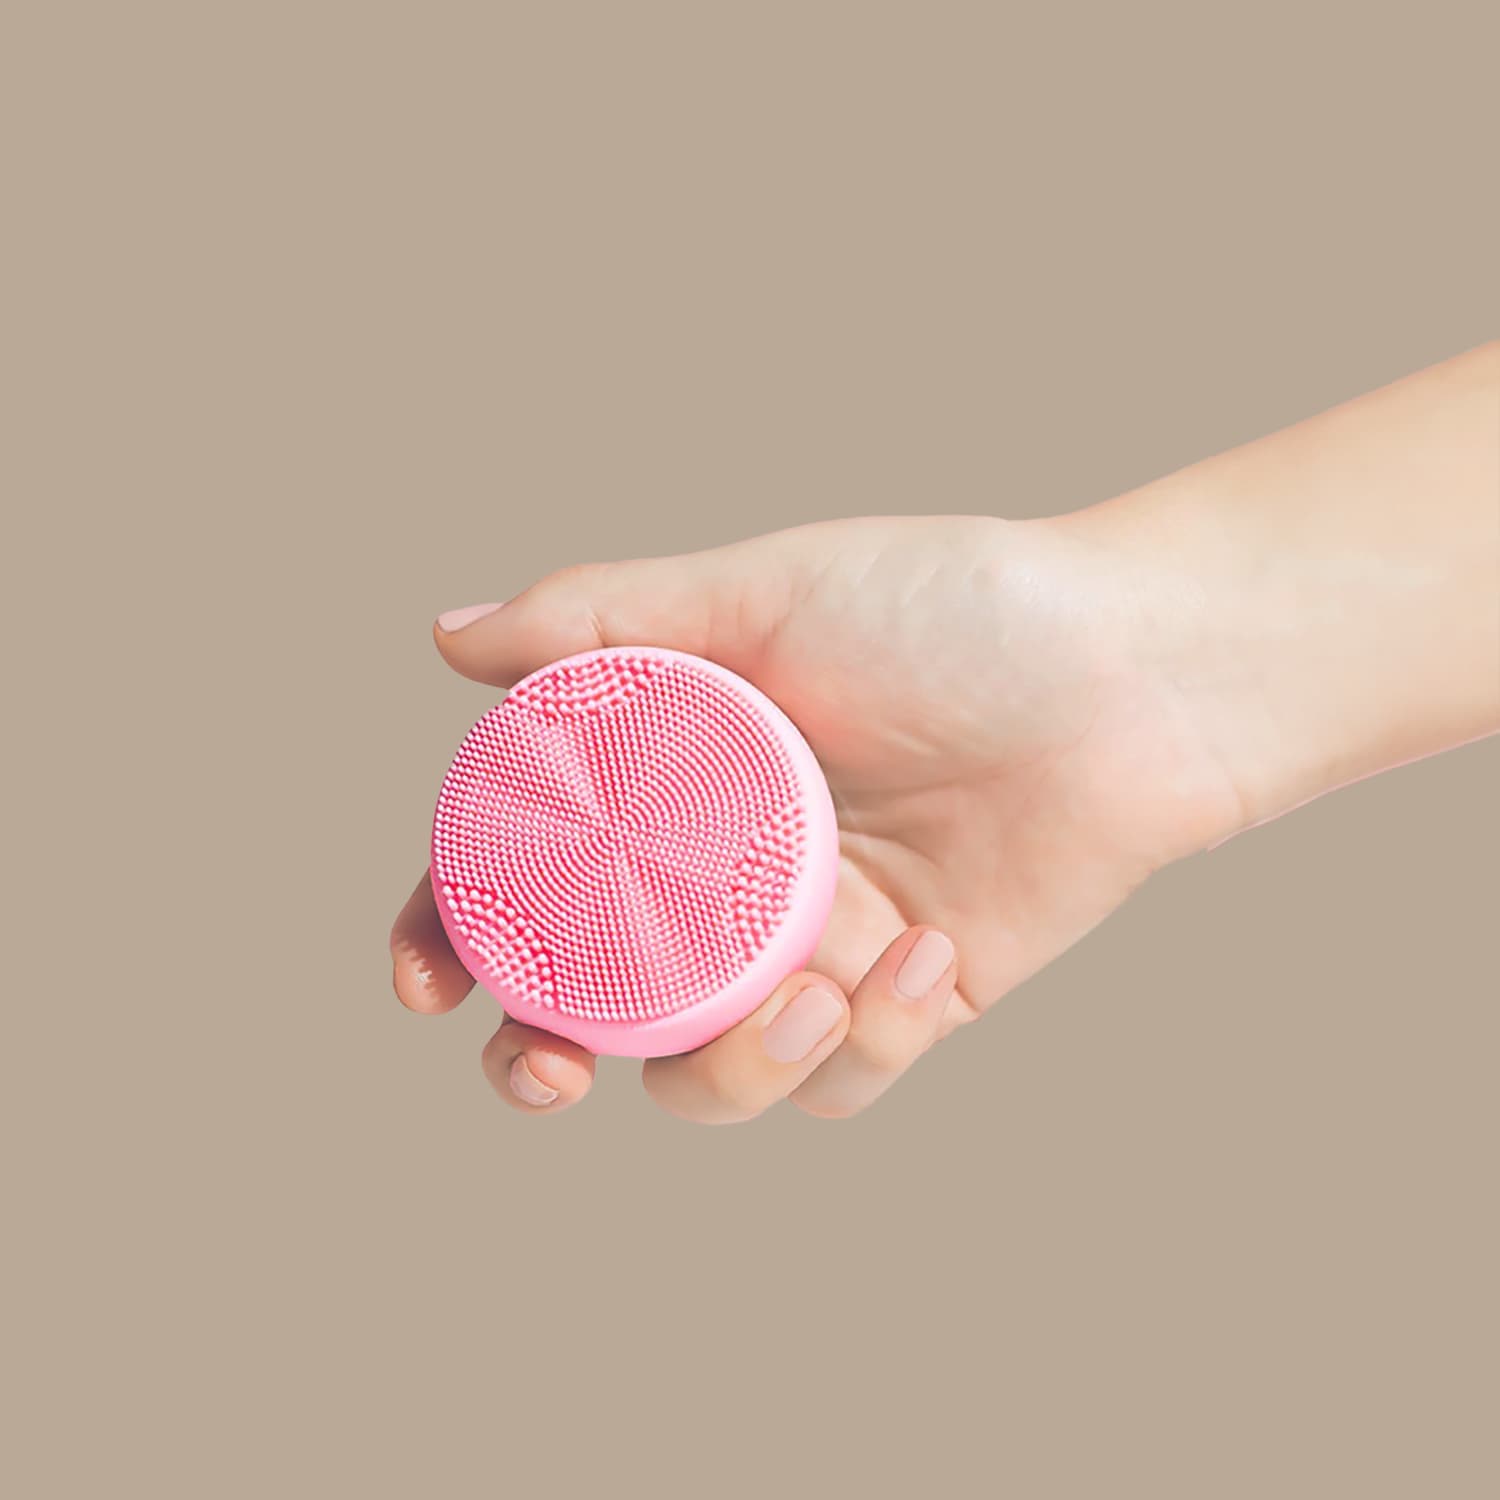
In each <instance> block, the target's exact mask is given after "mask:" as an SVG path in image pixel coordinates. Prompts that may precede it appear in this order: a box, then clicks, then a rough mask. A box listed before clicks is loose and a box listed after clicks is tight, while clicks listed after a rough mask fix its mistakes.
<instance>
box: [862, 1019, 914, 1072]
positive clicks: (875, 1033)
mask: <svg viewBox="0 0 1500 1500" xmlns="http://www.w3.org/2000/svg"><path fill="white" fill-rule="evenodd" d="M844 1046H845V1047H847V1048H848V1049H849V1051H850V1052H852V1053H853V1054H854V1056H855V1057H856V1058H858V1060H859V1061H860V1062H861V1063H863V1064H864V1065H865V1066H866V1067H867V1068H871V1069H873V1070H874V1071H876V1072H878V1073H901V1072H904V1071H905V1070H906V1069H907V1068H908V1067H910V1066H911V1061H912V1058H913V1057H914V1056H915V1055H916V1052H917V1045H916V1044H915V1043H914V1042H913V1040H912V1038H911V1037H909V1036H907V1035H906V1034H905V1030H904V1028H903V1029H897V1028H895V1027H892V1026H871V1027H864V1028H862V1027H858V1026H856V1027H853V1028H852V1029H851V1030H850V1032H849V1035H848V1036H847V1037H846V1038H845V1039H844Z"/></svg>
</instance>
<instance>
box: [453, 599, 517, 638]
mask: <svg viewBox="0 0 1500 1500" xmlns="http://www.w3.org/2000/svg"><path fill="white" fill-rule="evenodd" d="M502 602H503V601H502ZM499 608H500V605H498V604H466V605H465V606H464V607H463V608H462V609H450V610H445V611H444V612H443V613H442V614H440V615H439V616H438V629H439V630H441V631H443V632H444V633H445V634H451V633H452V632H453V631H455V630H462V629H463V628H464V626H465V625H472V624H473V623H474V621H475V620H482V619H483V618H484V617H485V616H486V615H492V614H494V613H495V611H496V610H497V609H499Z"/></svg>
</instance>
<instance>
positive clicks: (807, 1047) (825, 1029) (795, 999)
mask: <svg viewBox="0 0 1500 1500" xmlns="http://www.w3.org/2000/svg"><path fill="white" fill-rule="evenodd" d="M843 1013H844V1007H843V1005H842V1004H841V1002H840V1001H839V999H838V997H837V996H836V995H831V994H829V992H828V991H827V990H824V989H819V988H817V987H816V986H812V987H810V988H808V989H805V990H801V991H799V992H798V993H797V994H795V995H793V996H792V998H791V999H790V1000H789V1001H787V1003H786V1004H785V1005H783V1006H782V1007H781V1009H780V1010H779V1011H777V1012H776V1017H775V1019H774V1020H773V1021H772V1022H771V1024H770V1025H769V1026H767V1027H766V1029H765V1033H764V1035H763V1037H762V1041H763V1042H764V1043H765V1048H766V1053H767V1055H768V1056H769V1057H770V1058H771V1059H772V1060H773V1061H775V1062H780V1063H792V1062H801V1061H802V1059H803V1058H804V1057H806V1056H807V1054H808V1053H809V1052H811V1051H812V1049H813V1048H814V1047H816V1046H817V1045H818V1043H819V1042H821V1041H822V1040H823V1038H824V1037H825V1036H827V1035H828V1033H829V1032H830V1031H832V1030H833V1028H834V1027H835V1026H837V1025H838V1023H839V1017H840V1016H842V1015H843Z"/></svg>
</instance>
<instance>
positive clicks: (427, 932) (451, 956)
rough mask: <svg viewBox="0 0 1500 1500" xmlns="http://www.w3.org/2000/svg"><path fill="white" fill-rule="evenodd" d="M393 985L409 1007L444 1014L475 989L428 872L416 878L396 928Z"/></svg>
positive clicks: (392, 929) (404, 1003) (403, 1002)
mask: <svg viewBox="0 0 1500 1500" xmlns="http://www.w3.org/2000/svg"><path fill="white" fill-rule="evenodd" d="M391 963H392V966H393V972H392V983H393V984H394V985H395V987H396V994H397V996H398V998H399V999H400V1001H401V1003H402V1004H403V1005H404V1006H406V1007H407V1009H408V1010H416V1011H421V1012H422V1013H423V1014H424V1015H430V1016H435V1015H441V1014H442V1012H443V1011H445V1010H452V1009H453V1007H454V1006H455V1005H457V1004H458V1002H459V1001H460V1000H462V999H463V997H464V996H465V995H467V994H468V993H469V991H470V990H471V989H473V987H474V980H473V977H472V976H471V975H470V973H469V971H468V970H467V969H466V968H464V966H463V964H462V963H460V962H459V958H458V955H457V954H456V953H455V952H454V951H453V945H452V944H451V943H450V942H449V941H448V934H447V933H446V932H444V931H443V923H442V919H441V918H440V917H439V916H438V910H437V903H436V902H435V901H434V900H433V895H432V881H431V880H430V879H429V878H428V876H427V875H426V873H425V872H424V873H423V876H422V878H421V879H420V880H419V881H418V882H417V884H416V887H415V889H413V891H412V893H411V895H410V896H408V897H407V898H406V905H405V906H403V907H402V908H401V911H400V914H399V915H398V916H397V918H396V921H395V924H394V925H393V926H392V928H391Z"/></svg>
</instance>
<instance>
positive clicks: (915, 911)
mask: <svg viewBox="0 0 1500 1500" xmlns="http://www.w3.org/2000/svg"><path fill="white" fill-rule="evenodd" d="M1123 582H1125V580H1123V579H1122V578H1120V577H1119V576H1118V574H1117V575H1115V576H1114V577H1113V579H1111V577H1110V576H1109V575H1108V574H1107V572H1106V571H1105V570H1102V569H1101V568H1100V567H1099V566H1098V564H1097V562H1096V560H1095V559H1094V558H1093V557H1092V555H1091V554H1090V552H1089V550H1088V549H1087V548H1086V547H1084V546H1081V545H1080V544H1079V543H1078V542H1077V541H1075V540H1073V539H1072V538H1069V537H1066V536H1064V535H1063V534H1061V532H1060V531H1059V530H1058V529H1057V528H1055V527H1052V526H1050V525H1049V524H1048V523H1011V522H1004V521H999V520H995V519H991V518H987V517H972V516H947V517H932V518H926V517H924V518H897V519H884V518H870V519H859V520H850V521H839V522H830V523H823V524H819V525H813V526H806V527H801V528H797V529H795V530H792V531H786V532H781V533H777V534H774V535H770V536H764V537H758V538H754V539H752V540H750V541H746V542H742V543H739V544H736V545H733V546H728V547H723V548H719V549H715V550H712V551H708V552H702V553H698V554H695V555H690V556H686V557H678V558H656V559H649V560H644V561H636V562H625V563H609V564H598V565H589V566H582V567H576V568H571V569H568V570H565V571H564V572H562V573H559V574H556V575H554V576H553V577H550V578H547V579H544V580H542V581H541V582H540V583H538V584H536V585H535V586H534V587H532V588H531V589H529V590H527V591H526V592H525V593H523V594H522V595H520V596H519V597H518V598H516V599H515V600H513V601H511V602H510V603H508V604H506V605H505V606H504V607H503V608H499V609H496V610H493V611H490V612H488V613H480V614H477V615H476V613H475V612H474V611H472V610H471V611H459V612H455V614H454V615H452V616H446V617H444V619H443V620H441V621H440V622H439V624H438V626H437V627H436V629H435V632H434V634H435V637H436V640H437V644H438V648H439V650H440V651H441V652H442V654H443V656H444V657H445V659H446V660H447V661H448V662H449V664H450V665H452V666H453V667H454V668H455V669H456V670H458V671H459V672H461V673H463V674H464V675H465V676H467V677H471V678H474V679H475V680H477V681H480V682H485V683H489V684H491V685H493V686H496V687H509V686H510V685H511V684H513V683H514V682H516V681H517V680H518V679H519V678H520V677H522V676H524V675H525V674H526V673H528V672H530V671H532V670H534V669H535V668H537V667H539V666H541V665H543V664H545V663H546V662H548V661H552V660H555V659H556V658H558V657H560V656H564V655H568V654H570V653H572V652H575V651H581V650H587V649H591V648H594V647H598V646H610V645H621V644H650V645H658V646H669V647H673V648H676V649H679V650H684V651H691V652H693V653H695V654H697V655H700V656H705V657H708V658H710V659H712V660H715V661H718V662H721V663H722V664H723V665H725V666H727V667H729V668H731V669H732V670H734V671H736V672H738V673H739V674H740V675H741V676H743V677H745V678H747V679H748V680H749V681H751V682H753V683H754V684H755V685H756V686H757V687H759V688H760V689H761V690H762V691H763V692H765V693H766V694H768V695H769V696H770V697H771V698H772V699H773V700H774V701H775V702H776V703H778V704H779V705H780V706H781V707H782V708H783V709H784V710H785V711H786V712H787V713H788V715H789V716H790V717H791V718H792V720H793V721H794V722H795V723H796V724H797V725H798V726H799V728H800V729H801V731H802V733H803V734H804V736H805V737H806V738H807V740H808V742H809V743H810V744H811V746H812V748H813V750H814V751H815V752H816V754H817V756H818V759H819V761H820V763H821V764H822V766H823V769H824V771H825V773H826V775H827V777H828V781H829V784H830V788H831V790H832V792H833V796H834V803H835V807H836V809H837V812H838V819H839V827H840V849H841V868H840V875H839V884H838V891H837V895H836V898H835V904H834V909H833V913H832V916H831V918H830V920H829V924H828V927H827V930H826V932H825V934H824V937H823V939H822V942H821V943H820V945H819V948H818V950H817V952H816V953H815V954H814V956H813V958H812V960H811V963H810V967H809V970H807V971H804V972H801V973H798V974H795V975H791V976H788V978H787V979H786V980H785V981H784V982H783V983H782V984H781V985H779V986H778V987H777V989H776V990H775V991H774V992H773V993H772V994H771V995H769V996H768V997H767V999H766V1001H765V1003H764V1004H763V1005H762V1006H761V1007H760V1008H759V1009H758V1010H757V1011H756V1012H754V1013H753V1014H752V1015H751V1016H750V1017H748V1018H747V1019H746V1020H745V1021H743V1022H742V1023H740V1024H739V1025H738V1026H736V1027H735V1028H733V1029H732V1030H731V1031H729V1032H727V1033H726V1034H725V1035H723V1036H722V1037H720V1038H718V1039H717V1040H715V1041H714V1042H712V1043H710V1044H709V1045H707V1046H705V1047H702V1048H699V1049H698V1050H696V1051H694V1052H692V1053H689V1054H686V1055H683V1056H680V1057H669V1058H659V1059H652V1060H649V1061H648V1062H647V1063H646V1064H645V1067H644V1072H643V1077H644V1081H645V1084H646V1087H647V1089H648V1091H649V1092H650V1093H651V1095H652V1096H653V1097H654V1098H655V1099H656V1100H657V1101H658V1102H659V1103H661V1104H662V1105H663V1106H664V1107H666V1108H667V1109H669V1110H671V1111H673V1112H674V1113H676V1114H679V1115H683V1116H687V1117H690V1118H693V1119H698V1120H706V1121H727V1120H739V1119H746V1118H749V1117H751V1116H753V1115H756V1114H759V1113H760V1112H761V1111H763V1110H764V1109H766V1108H767V1107H768V1106H769V1105H771V1104H773V1103H774V1102H775V1101H776V1100H778V1099H780V1098H783V1097H790V1098H791V1099H792V1100H793V1102H794V1103H796V1104H797V1105H799V1106H800V1107H802V1108H803V1109H805V1110H807V1111H808V1112H810V1113H812V1114H816V1115H824V1116H843V1115H848V1114H851V1113H853V1112H855V1111H856V1110H858V1109H860V1108H862V1107H864V1106H865V1105H867V1104H869V1103H870V1102H871V1101H872V1100H874V1099H875V1098H876V1097H877V1096H878V1095H879V1094H880V1093H882V1092H883V1091H884V1090H885V1088H887V1087H888V1086H889V1085H890V1083H891V1082H892V1081H893V1080H894V1079H895V1078H896V1077H898V1076H899V1075H900V1074H901V1073H902V1072H903V1071H904V1070H905V1069H906V1068H907V1067H908V1066H910V1065H911V1063H912V1062H914V1061H915V1060H916V1058H917V1057H919V1056H920V1055H921V1054H922V1053H923V1052H924V1051H926V1050H927V1048H928V1047H930V1046H931V1044H932V1043H933V1042H934V1041H936V1040H937V1039H938V1038H940V1037H942V1036H945V1035H947V1034H948V1033H949V1032H951V1031H952V1030H953V1029H954V1028H956V1027H958V1026H960V1025H962V1024H963V1023H965V1022H966V1021H970V1020H972V1019H973V1018H974V1017H975V1016H977V1015H978V1014H979V1013H980V1012H981V1011H983V1010H984V1009H985V1008H987V1007H988V1006H989V1005H992V1004H993V1003H994V1002H995V1001H996V1000H997V999H999V998H1000V996H1002V995H1003V994H1005V993H1006V992H1007V991H1008V990H1009V989H1010V988H1011V987H1012V986H1014V985H1015V984H1017V983H1018V982H1020V981H1021V980H1022V979H1024V978H1025V977H1026V976H1027V975H1029V974H1031V973H1033V972H1034V971H1035V970H1037V969H1038V968H1040V967H1041V966H1042V965H1043V964H1045V963H1046V962H1047V961H1048V960H1050V959H1051V958H1053V957H1054V956H1056V955H1057V954H1058V953H1060V952H1061V951H1062V950H1063V949H1064V948H1066V947H1067V946H1068V945H1069V944H1070V943H1072V942H1073V941H1074V940H1075V939H1077V938H1078V937H1079V936H1081V935H1082V934H1083V933H1084V932H1085V931H1087V930H1088V928H1089V927H1091V926H1092V925H1093V924H1094V923H1096V922H1097V921H1099V919H1100V918H1102V917H1103V916H1104V915H1106V914H1107V913H1108V912H1109V911H1111V910H1112V909H1113V908H1114V907H1115V906H1116V905H1118V904H1119V902H1120V901H1121V900H1122V899H1123V898H1124V897H1125V895H1126V894H1127V893H1128V892H1129V891H1130V890H1131V889H1133V888H1134V887H1135V886H1136V885H1138V884H1139V883H1140V881H1141V880H1143V879H1144V878H1145V877H1146V876H1147V875H1148V874H1150V873H1151V871H1153V870H1154V869H1157V868H1158V867H1160V866H1161V865H1162V864H1164V863H1165V862H1167V861H1168V860H1170V859H1173V858H1175V857H1177V856H1179V855H1181V854H1184V853H1187V852H1189V851H1190V850H1192V849H1194V848H1199V847H1202V845H1203V844H1204V843H1205V842H1207V841H1209V840H1210V839H1212V838H1213V837H1216V836H1219V835H1221V834H1223V833H1225V832H1227V831H1228V829H1229V827H1230V825H1231V824H1232V822H1233V819H1234V816H1235V809H1236V804H1235V800H1234V797H1233V793H1232V789H1231V788H1230V787H1229V785H1228V783H1227V781H1226V779H1225V776H1224V773H1223V771H1222V769H1221V768H1220V767H1219V766H1218V765H1217V764H1216V763H1214V762H1213V760H1212V759H1211V758H1210V757H1209V756H1208V754H1207V753H1206V752H1205V750H1204V749H1203V747H1202V744H1201V743H1200V741H1199V740H1198V739H1197V737H1196V735H1195V732H1194V729H1193V726H1192V725H1191V724H1190V723H1189V722H1188V720H1187V718H1186V716H1185V715H1184V714H1183V713H1182V712H1181V710H1180V707H1179V705H1178V704H1177V701H1176V695H1175V693H1174V691H1173V689H1172V688H1171V686H1170V685H1169V684H1167V683H1165V682H1161V681H1157V680H1154V679H1153V678H1152V677H1151V675H1150V673H1149V672H1148V671H1147V670H1145V669H1144V668H1143V666H1142V664H1140V663H1138V662H1134V661H1132V660H1131V657H1130V652H1129V649H1128V637H1129V628H1128V627H1129V624H1130V615H1131V611H1132V605H1131V600H1130V597H1129V593H1128V590H1127V589H1125V588H1123V587H1121V585H1122V583H1123ZM445 627H446V628H445ZM392 946H393V950H394V953H395V958H396V988H397V992H398V993H399V994H400V996H401V998H402V1000H403V1001H404V1002H405V1003H406V1004H407V1005H409V1006H410V1007H411V1008H412V1009H414V1010H420V1011H427V1012H434V1011H444V1010H448V1009H450V1008H451V1007H452V1006H454V1005H456V1004H458V1002H459V1001H460V1000H461V999H462V998H463V996H464V995H465V994H466V993H467V991H468V990H469V988H470V987H471V984H472V980H471V978H470V976H469V974H468V972H467V971H466V970H465V969H464V967H463V965H462V964H461V963H460V962H459V960H458V959H457V957H456V956H455V955H454V953H453V952H452V950H451V948H450V947H449V945H448V942H447V939H446V937H445V935H444V933H443V930H442V926H441V923H440V922H439V920H438V916H437V911H436V908H435V906H434V904H433V898H432V893H431V889H430V887H429V884H428V881H427V879H426V877H425V876H424V877H423V878H422V879H421V880H420V881H419V882H418V884H417V887H416V889H415V890H414V892H413V894H412V896H411V899H410V900H409V901H408V903H407V905H406V908H405V909H404V911H403V912H402V914H401V916H400V917H399V918H398V920H397V923H396V927H395V930H394V932H393V935H392ZM955 949H956V954H957V957H956V958H955V957H954V951H955ZM908 960H909V963H908ZM809 988H810V990H811V992H810V993H808V994H803V993H802V991H804V990H805V989H809ZM912 991H914V992H915V993H908V992H912ZM484 1065H485V1071H486V1073H487V1075H488V1076H489V1077H490V1079H491V1081H492V1082H493V1083H494V1085H495V1086H496V1088H497V1090H498V1091H499V1092H500V1094H501V1095H502V1097H504V1098H506V1099H507V1100H509V1101H510V1102H512V1103H513V1104H516V1105H518V1106H519V1107H521V1108H523V1109H526V1110H529V1111H541V1112H549V1113H555V1112H556V1111H557V1110H559V1109H561V1108H563V1107H564V1106H566V1105H567V1104H571V1103H573V1102H575V1101H576V1100H577V1099H579V1098H581V1097H582V1095H583V1094H584V1093H585V1092H586V1091H587V1089H588V1087H589V1084H590V1081H591V1079H592V1076H593V1067H594V1060H593V1058H592V1057H591V1056H590V1055H589V1054H588V1053H587V1052H585V1051H584V1050H583V1049H582V1048H580V1047H578V1046H576V1045H574V1044H573V1043H570V1042H567V1041H563V1040H561V1039H559V1038H556V1037H553V1036H551V1035H550V1034H548V1033H546V1032H543V1031H540V1030H538V1029H536V1028H533V1027H529V1026H524V1025H520V1024H517V1023H514V1022H510V1021H507V1022H506V1023H505V1024H504V1025H502V1026H501V1028H500V1029H499V1031H498V1032H497V1033H496V1034H495V1036H494V1038H493V1039H492V1040H491V1042H490V1043H489V1045H488V1046H487V1047H486V1049H485V1054H484Z"/></svg>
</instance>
